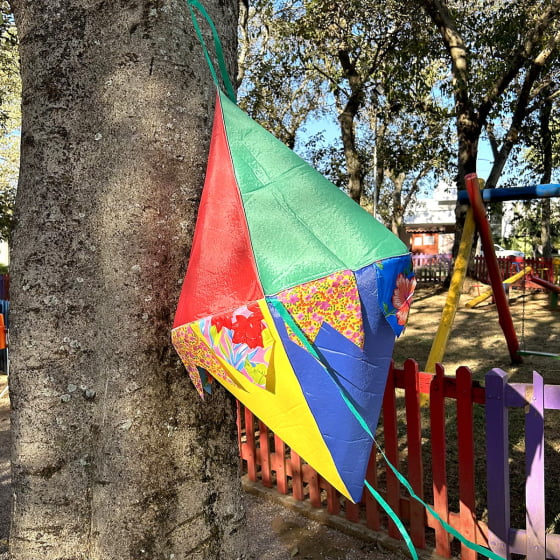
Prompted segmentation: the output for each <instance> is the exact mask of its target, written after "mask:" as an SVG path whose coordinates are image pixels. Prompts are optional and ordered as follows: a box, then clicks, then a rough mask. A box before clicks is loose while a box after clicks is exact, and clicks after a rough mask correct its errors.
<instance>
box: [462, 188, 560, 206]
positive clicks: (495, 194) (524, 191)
mask: <svg viewBox="0 0 560 560" xmlns="http://www.w3.org/2000/svg"><path fill="white" fill-rule="evenodd" d="M480 194H481V195H482V200H483V201H484V202H498V201H503V200H532V199H534V198H554V197H560V185H534V186H532V187H512V188H509V189H484V190H482V191H480ZM457 199H458V200H459V202H460V203H461V204H469V195H468V193H467V191H459V193H458V195H457Z"/></svg>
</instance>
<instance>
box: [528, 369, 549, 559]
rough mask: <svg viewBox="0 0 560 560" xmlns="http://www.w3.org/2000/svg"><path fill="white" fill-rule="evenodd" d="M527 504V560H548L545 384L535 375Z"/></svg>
mask: <svg viewBox="0 0 560 560" xmlns="http://www.w3.org/2000/svg"><path fill="white" fill-rule="evenodd" d="M525 399H526V401H527V406H526V407H525V473H526V482H525V504H526V508H527V513H526V516H527V517H526V531H527V550H526V554H527V560H544V559H545V558H546V522H545V508H544V507H543V504H545V503H546V502H545V491H544V449H545V446H544V381H543V378H542V376H541V375H539V374H538V373H537V372H536V371H534V372H533V385H532V386H531V385H528V386H527V389H526V392H525Z"/></svg>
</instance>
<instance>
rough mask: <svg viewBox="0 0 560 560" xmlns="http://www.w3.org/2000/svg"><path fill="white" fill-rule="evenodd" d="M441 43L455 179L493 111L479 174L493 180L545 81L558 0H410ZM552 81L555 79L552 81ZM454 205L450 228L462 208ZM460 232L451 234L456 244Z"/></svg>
mask: <svg viewBox="0 0 560 560" xmlns="http://www.w3.org/2000/svg"><path fill="white" fill-rule="evenodd" d="M418 3H419V5H420V6H423V7H424V9H425V11H426V13H427V14H428V15H429V17H430V18H431V20H432V22H433V24H434V26H435V28H436V29H437V31H438V32H439V35H440V37H441V40H442V42H443V45H444V46H445V48H446V49H447V53H448V58H449V63H450V70H451V81H450V83H449V92H450V93H451V94H452V96H453V99H454V109H455V120H456V129H457V139H458V154H457V162H458V175H457V184H458V187H459V188H460V189H462V188H464V177H465V175H466V174H467V173H474V172H476V170H477V156H478V147H479V140H480V137H481V134H482V132H483V130H484V129H485V127H487V126H490V127H491V126H492V124H493V122H494V121H495V120H496V119H498V118H501V119H502V121H507V123H508V124H507V125H506V126H505V127H504V131H505V134H504V135H503V137H502V138H497V137H496V135H495V133H494V131H493V130H491V137H492V138H493V139H494V140H493V141H494V147H495V149H494V152H495V156H496V157H495V160H494V165H493V169H492V171H491V172H490V176H489V177H488V180H487V182H486V186H487V187H488V188H492V187H494V186H495V185H496V184H497V182H498V179H499V177H500V176H501V174H502V172H503V168H504V166H505V163H506V161H507V158H508V156H509V154H510V152H511V149H512V147H513V145H515V144H516V143H517V141H518V137H519V130H520V127H521V126H522V125H523V123H524V121H525V119H526V117H527V114H528V111H529V107H530V105H531V102H532V101H533V100H534V99H535V98H536V97H537V95H538V94H539V92H540V91H541V89H542V88H543V87H544V86H545V85H547V84H550V73H551V70H552V67H553V66H554V62H555V61H556V59H557V57H558V43H559V41H560V28H559V18H558V13H559V12H560V0H541V1H539V2H534V1H529V0H512V1H511V2H503V1H502V0H482V1H481V2H475V3H463V2H460V1H455V0H418ZM555 87H558V84H556V86H555ZM462 212H463V209H462V208H460V207H459V208H458V215H457V218H458V226H459V227H458V233H460V231H461V228H462V220H463V217H464V214H463V213H462ZM459 238H460V235H457V236H456V246H457V245H458V240H459Z"/></svg>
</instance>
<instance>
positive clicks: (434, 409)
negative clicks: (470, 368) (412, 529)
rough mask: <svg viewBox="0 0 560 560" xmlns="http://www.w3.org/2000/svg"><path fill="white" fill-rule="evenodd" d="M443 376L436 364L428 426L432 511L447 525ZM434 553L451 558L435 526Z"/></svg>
mask: <svg viewBox="0 0 560 560" xmlns="http://www.w3.org/2000/svg"><path fill="white" fill-rule="evenodd" d="M444 374H445V371H444V369H443V366H442V365H441V364H436V374H435V375H434V377H433V378H432V382H431V383H430V425H431V438H430V439H431V444H432V485H433V492H434V509H435V511H436V513H438V514H439V515H440V517H441V518H442V519H443V520H444V521H445V522H447V523H449V515H448V512H449V509H448V500H447V470H446V466H445V457H446V453H445V447H446V445H445V394H444V391H445V389H444V381H445V380H444ZM435 532H436V535H435V536H436V552H437V554H439V555H440V556H445V557H446V558H450V557H451V547H450V546H449V534H448V533H447V531H446V530H445V529H444V528H443V527H442V526H441V524H440V523H437V524H436V527H435Z"/></svg>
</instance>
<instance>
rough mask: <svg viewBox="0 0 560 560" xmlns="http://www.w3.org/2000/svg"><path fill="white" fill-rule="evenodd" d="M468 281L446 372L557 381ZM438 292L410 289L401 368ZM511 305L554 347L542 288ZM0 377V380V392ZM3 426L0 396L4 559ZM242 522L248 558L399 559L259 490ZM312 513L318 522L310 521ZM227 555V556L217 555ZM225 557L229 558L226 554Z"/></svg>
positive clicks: (0, 555)
mask: <svg viewBox="0 0 560 560" xmlns="http://www.w3.org/2000/svg"><path fill="white" fill-rule="evenodd" d="M483 289H484V287H482V288H481V287H479V286H478V285H477V283H475V282H472V281H468V282H467V283H466V287H465V292H466V293H465V294H464V295H463V296H462V297H461V305H462V306H461V307H460V309H459V310H458V312H457V315H456V318H455V323H454V328H453V330H452V332H451V335H450V339H449V346H448V350H447V352H446V355H445V358H444V365H445V367H446V372H447V373H448V374H453V372H454V371H455V369H456V368H457V367H459V366H461V365H465V366H468V367H469V368H471V370H472V371H473V374H474V375H475V377H476V378H478V379H481V380H482V379H483V377H484V374H485V373H486V372H487V371H488V370H490V369H492V368H495V367H499V368H501V369H504V370H505V371H507V372H508V373H509V374H510V375H511V377H512V380H513V381H519V382H521V381H529V380H530V378H531V375H532V371H533V370H537V371H539V372H540V373H541V374H542V375H543V376H544V378H545V382H547V383H557V384H558V383H560V360H555V359H551V358H543V357H538V356H530V357H525V359H524V363H523V364H521V365H517V366H512V365H511V363H510V359H509V354H508V351H507V346H506V342H505V340H504V337H503V334H502V332H501V330H500V326H499V322H498V315H497V312H496V309H495V306H494V305H492V304H491V303H486V304H483V305H481V306H479V307H476V308H474V309H467V308H465V307H464V303H465V302H466V301H468V300H469V299H471V298H472V297H473V296H474V295H476V294H477V293H478V291H479V290H483ZM445 298H446V292H444V291H441V290H440V289H439V288H438V287H423V288H420V289H418V290H417V293H416V297H415V302H414V304H413V306H412V311H411V314H410V318H409V323H408V327H407V330H406V332H405V334H404V336H403V337H402V338H401V339H400V340H399V341H398V342H397V344H396V347H395V355H394V357H395V362H396V363H397V366H401V365H402V363H403V362H404V360H405V359H406V358H414V359H416V360H417V361H418V363H419V364H420V366H421V368H422V367H423V366H424V365H425V362H426V360H427V357H428V354H429V350H430V347H431V343H432V340H433V338H434V336H435V333H436V330H437V326H438V324H439V321H440V316H441V310H442V309H443V305H444V303H445ZM511 298H512V301H511V311H512V316H513V320H514V324H515V327H516V329H517V332H518V337H519V339H520V341H521V343H522V345H524V346H525V347H526V348H527V349H532V350H539V351H543V352H550V353H559V352H560V312H558V311H551V310H550V309H548V296H547V295H546V294H543V293H525V294H523V293H521V292H516V291H514V292H513V293H512V295H511ZM4 385H5V377H4V378H0V391H1V390H2V388H3V386H4ZM9 442H10V426H9V401H8V398H7V396H4V397H3V398H1V399H0V560H4V559H7V558H8V554H7V544H8V535H9V511H10V464H9V449H10V443H9ZM245 502H246V509H247V523H248V530H249V535H250V541H251V542H250V558H251V559H253V560H288V559H290V558H296V559H298V558H301V559H302V560H303V559H307V560H319V559H323V560H325V559H331V560H350V559H351V560H365V559H368V560H390V559H391V558H405V557H406V556H405V555H404V554H403V553H401V552H400V551H399V550H398V549H389V548H387V547H386V545H387V540H384V539H383V538H381V539H380V540H378V541H377V542H372V541H366V540H361V539H360V538H357V537H356V536H355V535H350V534H347V533H345V532H342V531H339V530H335V529H333V528H330V527H328V526H326V525H325V524H324V523H322V522H321V521H320V515H319V516H318V517H317V516H315V517H316V519H312V518H310V517H308V516H307V515H302V512H301V510H299V511H298V510H297V508H296V511H294V510H292V509H290V508H288V507H285V505H282V503H280V502H278V501H277V500H275V499H273V498H272V497H271V495H270V494H267V493H266V492H264V493H263V492H258V494H257V495H255V494H252V493H246V495H245ZM317 519H319V521H317ZM224 560H228V559H224ZM232 560H233V559H232Z"/></svg>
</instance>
